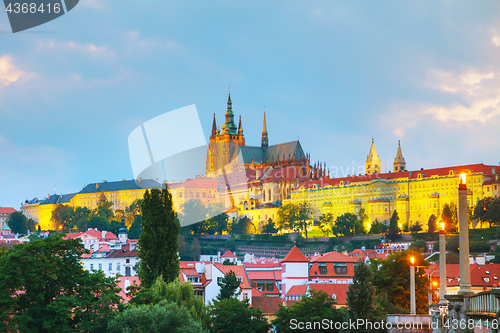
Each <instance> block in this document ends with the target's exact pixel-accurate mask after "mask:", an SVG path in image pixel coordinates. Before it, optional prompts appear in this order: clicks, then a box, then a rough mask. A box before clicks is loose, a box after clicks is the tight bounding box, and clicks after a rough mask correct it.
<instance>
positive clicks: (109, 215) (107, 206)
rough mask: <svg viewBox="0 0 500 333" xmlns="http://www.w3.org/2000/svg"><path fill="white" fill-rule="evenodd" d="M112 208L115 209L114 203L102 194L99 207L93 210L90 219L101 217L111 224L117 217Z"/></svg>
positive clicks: (98, 202) (98, 203)
mask: <svg viewBox="0 0 500 333" xmlns="http://www.w3.org/2000/svg"><path fill="white" fill-rule="evenodd" d="M111 207H113V203H112V202H111V201H109V200H108V198H106V196H105V195H104V193H101V195H100V196H99V200H98V201H97V207H96V208H94V209H93V210H92V213H91V214H90V217H94V216H99V217H102V218H104V219H105V220H106V221H108V222H109V221H111V220H112V219H113V218H114V217H115V215H114V213H113V209H112V208H111Z"/></svg>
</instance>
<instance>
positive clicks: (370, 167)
mask: <svg viewBox="0 0 500 333" xmlns="http://www.w3.org/2000/svg"><path fill="white" fill-rule="evenodd" d="M380 166H381V163H380V158H379V157H378V155H377V150H375V142H374V140H373V139H372V146H371V147H370V152H369V153H368V157H367V158H366V162H365V170H366V174H367V175H372V174H377V173H380Z"/></svg>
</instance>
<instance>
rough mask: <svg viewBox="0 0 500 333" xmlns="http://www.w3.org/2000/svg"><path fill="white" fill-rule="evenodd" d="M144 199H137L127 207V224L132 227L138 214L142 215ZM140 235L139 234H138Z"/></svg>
mask: <svg viewBox="0 0 500 333" xmlns="http://www.w3.org/2000/svg"><path fill="white" fill-rule="evenodd" d="M141 204H142V199H135V200H134V202H132V203H131V204H130V205H129V206H128V207H127V208H125V225H126V226H127V228H131V226H132V224H133V223H134V222H135V221H136V219H137V217H138V216H141V214H142V213H141ZM137 237H139V235H137Z"/></svg>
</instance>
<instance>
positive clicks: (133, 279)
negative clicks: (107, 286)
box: [116, 276, 141, 303]
mask: <svg viewBox="0 0 500 333" xmlns="http://www.w3.org/2000/svg"><path fill="white" fill-rule="evenodd" d="M127 281H128V282H127ZM134 284H136V285H138V286H139V285H140V284H141V280H139V277H138V276H120V277H118V278H117V279H116V286H117V287H118V288H121V290H120V292H119V293H118V296H121V297H122V298H123V303H128V302H129V301H130V299H131V297H129V296H127V293H126V292H125V286H126V285H128V286H133V285H134Z"/></svg>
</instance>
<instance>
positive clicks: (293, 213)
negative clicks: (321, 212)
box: [276, 202, 313, 238]
mask: <svg viewBox="0 0 500 333" xmlns="http://www.w3.org/2000/svg"><path fill="white" fill-rule="evenodd" d="M312 214H313V209H312V208H311V207H310V205H309V203H307V202H303V203H301V204H298V205H295V204H292V203H287V204H284V205H283V206H281V207H280V208H279V209H278V213H277V220H276V226H277V227H278V229H279V230H284V229H292V230H297V231H300V232H304V233H305V235H306V238H307V228H308V227H309V225H310V224H311V216H312Z"/></svg>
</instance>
